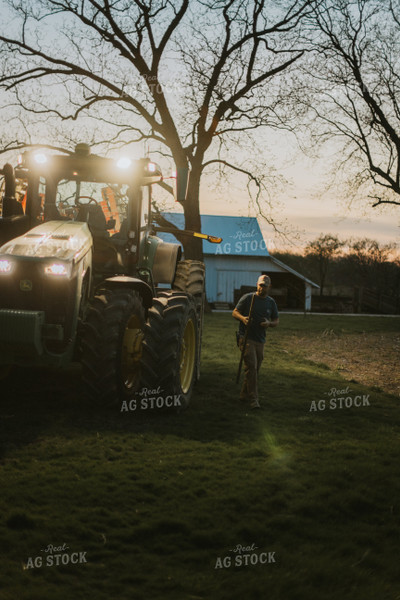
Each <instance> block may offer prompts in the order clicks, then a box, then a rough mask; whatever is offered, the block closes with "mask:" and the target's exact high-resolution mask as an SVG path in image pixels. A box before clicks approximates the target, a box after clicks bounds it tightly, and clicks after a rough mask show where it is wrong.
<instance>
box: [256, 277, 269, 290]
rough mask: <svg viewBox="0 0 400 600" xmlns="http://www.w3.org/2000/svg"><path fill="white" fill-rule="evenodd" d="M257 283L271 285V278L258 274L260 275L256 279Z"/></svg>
mask: <svg viewBox="0 0 400 600" xmlns="http://www.w3.org/2000/svg"><path fill="white" fill-rule="evenodd" d="M257 285H265V286H266V287H269V286H270V285H271V278H270V277H268V275H260V277H259V278H258V279H257Z"/></svg>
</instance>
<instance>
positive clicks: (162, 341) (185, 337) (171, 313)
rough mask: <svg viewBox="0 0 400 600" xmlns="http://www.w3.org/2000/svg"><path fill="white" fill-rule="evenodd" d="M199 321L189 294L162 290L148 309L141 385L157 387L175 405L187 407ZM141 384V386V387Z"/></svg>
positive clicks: (193, 376)
mask: <svg viewBox="0 0 400 600" xmlns="http://www.w3.org/2000/svg"><path fill="white" fill-rule="evenodd" d="M197 347H198V324H197V311H196V304H195V301H194V299H193V297H192V296H190V295H188V294H182V293H181V292H163V293H162V295H161V296H160V297H158V298H155V299H154V302H153V306H152V308H151V309H150V310H149V312H148V321H147V323H146V329H145V339H144V342H143V356H142V375H143V379H142V386H143V388H144V387H146V388H147V389H156V388H159V394H160V395H162V396H163V397H164V398H166V397H171V396H172V400H171V399H170V400H169V402H173V405H174V407H175V408H177V409H180V408H186V407H187V406H188V404H189V401H190V397H191V395H192V390H193V385H194V382H195V379H196V361H197ZM143 388H142V389H143Z"/></svg>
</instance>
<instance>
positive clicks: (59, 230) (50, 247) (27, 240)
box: [0, 221, 93, 263]
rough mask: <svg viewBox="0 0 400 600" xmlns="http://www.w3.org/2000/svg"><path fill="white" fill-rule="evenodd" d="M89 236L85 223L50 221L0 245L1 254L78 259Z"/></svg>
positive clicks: (68, 259) (88, 242) (89, 238)
mask: <svg viewBox="0 0 400 600" xmlns="http://www.w3.org/2000/svg"><path fill="white" fill-rule="evenodd" d="M92 243H93V241H92V235H91V233H90V231H89V228H88V226H87V224H86V223H80V222H75V221H49V222H48V223H43V224H42V225H38V226H37V227H34V228H33V229H31V230H30V231H28V232H27V233H25V234H24V235H21V236H20V237H17V238H15V239H13V240H11V241H10V242H7V243H6V244H4V246H2V247H1V248H0V254H1V255H3V256H4V255H12V256H16V257H17V256H18V257H25V258H57V259H59V260H63V261H71V262H73V263H76V262H78V261H79V260H80V259H81V258H82V257H83V256H84V255H85V254H86V253H87V252H88V250H89V249H90V248H91V246H92Z"/></svg>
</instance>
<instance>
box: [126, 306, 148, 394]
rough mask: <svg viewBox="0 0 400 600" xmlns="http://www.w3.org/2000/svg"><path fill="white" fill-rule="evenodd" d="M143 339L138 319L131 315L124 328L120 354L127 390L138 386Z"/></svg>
mask: <svg viewBox="0 0 400 600" xmlns="http://www.w3.org/2000/svg"><path fill="white" fill-rule="evenodd" d="M143 337H144V334H143V331H142V329H141V328H140V319H139V318H138V317H137V316H136V315H132V316H131V318H130V319H129V321H128V323H127V325H126V327H125V331H124V337H123V340H122V353H121V371H122V379H123V382H124V385H125V387H126V388H128V389H132V388H135V387H136V386H138V385H139V380H140V359H141V358H142V343H143Z"/></svg>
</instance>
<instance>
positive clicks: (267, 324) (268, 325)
mask: <svg viewBox="0 0 400 600" xmlns="http://www.w3.org/2000/svg"><path fill="white" fill-rule="evenodd" d="M260 327H263V329H267V327H271V321H268V319H265V320H264V321H261V323H260Z"/></svg>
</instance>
